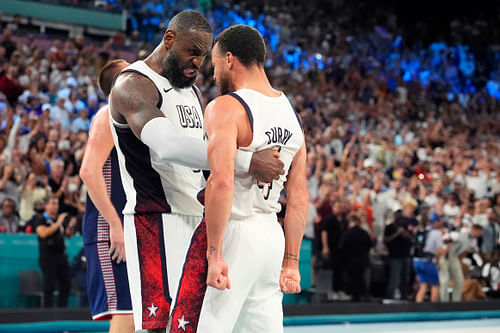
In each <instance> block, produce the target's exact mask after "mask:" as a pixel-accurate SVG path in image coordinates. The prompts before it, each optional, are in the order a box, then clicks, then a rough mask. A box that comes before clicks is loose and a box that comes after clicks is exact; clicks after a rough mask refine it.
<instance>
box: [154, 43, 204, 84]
mask: <svg viewBox="0 0 500 333" xmlns="http://www.w3.org/2000/svg"><path fill="white" fill-rule="evenodd" d="M162 71H163V72H162V75H163V76H164V77H166V78H167V79H168V81H169V82H170V84H172V86H174V87H176V88H181V89H182V88H188V87H191V86H192V85H193V84H194V81H195V80H196V75H197V71H198V68H196V67H195V66H194V65H193V64H192V63H190V64H186V65H182V64H180V62H179V58H178V57H177V52H176V50H175V48H173V49H172V50H169V51H168V52H167V56H166V57H165V58H164V59H163V62H162ZM186 74H188V75H189V76H186Z"/></svg>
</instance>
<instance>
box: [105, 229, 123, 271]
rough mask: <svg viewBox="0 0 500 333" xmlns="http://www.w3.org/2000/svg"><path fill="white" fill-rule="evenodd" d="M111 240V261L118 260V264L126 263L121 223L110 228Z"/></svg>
mask: <svg viewBox="0 0 500 333" xmlns="http://www.w3.org/2000/svg"><path fill="white" fill-rule="evenodd" d="M109 240H110V241H111V246H110V247H109V255H110V256H111V259H112V260H116V263H117V264H119V263H121V262H122V261H125V242H124V240H123V228H122V226H121V223H120V224H118V225H116V226H115V225H113V226H110V227H109Z"/></svg>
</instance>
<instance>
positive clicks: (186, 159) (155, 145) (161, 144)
mask: <svg viewBox="0 0 500 333" xmlns="http://www.w3.org/2000/svg"><path fill="white" fill-rule="evenodd" d="M141 141H142V142H143V143H144V144H145V145H146V146H148V147H149V149H151V150H152V151H154V152H155V153H156V154H157V155H158V156H159V157H160V159H162V160H166V161H169V162H172V163H177V164H181V165H184V166H187V167H189V168H193V169H202V170H209V165H208V157H207V146H208V143H207V142H206V141H204V140H201V139H197V138H194V137H190V136H187V135H182V134H180V133H176V131H175V129H174V127H173V125H172V123H171V122H170V120H169V119H168V118H165V117H157V118H154V119H151V120H150V121H148V122H147V123H146V125H144V127H143V128H142V131H141ZM252 154H253V153H252V152H247V151H243V150H239V149H238V151H237V152H236V161H235V171H238V172H248V170H249V168H250V161H251V160H252Z"/></svg>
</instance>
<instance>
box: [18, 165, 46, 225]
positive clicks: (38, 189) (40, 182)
mask: <svg viewBox="0 0 500 333" xmlns="http://www.w3.org/2000/svg"><path fill="white" fill-rule="evenodd" d="M47 195H48V184H47V176H44V177H37V176H36V175H35V173H34V172H30V174H29V175H28V179H27V180H26V182H25V183H24V184H23V185H22V186H21V204H20V206H19V216H20V218H21V221H22V222H23V224H25V223H26V222H28V221H29V220H31V218H32V217H33V216H34V215H35V210H34V207H35V202H37V201H40V200H44V199H45V197H47Z"/></svg>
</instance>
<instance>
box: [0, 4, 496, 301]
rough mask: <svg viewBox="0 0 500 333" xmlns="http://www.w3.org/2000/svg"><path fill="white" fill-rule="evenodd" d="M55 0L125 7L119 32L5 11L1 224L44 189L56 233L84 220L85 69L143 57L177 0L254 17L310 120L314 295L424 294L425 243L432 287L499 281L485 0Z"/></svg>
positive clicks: (17, 217)
mask: <svg viewBox="0 0 500 333" xmlns="http://www.w3.org/2000/svg"><path fill="white" fill-rule="evenodd" d="M67 2H70V3H72V4H77V5H82V6H98V7H104V8H108V9H110V10H113V8H114V9H121V8H123V9H126V10H127V11H128V16H127V31H126V33H123V34H122V33H118V34H117V35H115V36H113V37H111V38H109V39H107V40H104V41H103V40H94V39H92V38H90V37H89V36H84V35H78V36H75V37H73V38H60V37H59V36H51V35H50V34H44V35H40V34H37V33H36V29H33V27H32V26H30V25H29V21H28V23H27V24H26V23H23V24H21V22H23V20H22V19H21V18H18V20H14V21H9V22H6V21H2V20H0V30H1V31H2V32H1V36H0V122H1V125H0V127H1V128H0V203H1V215H0V232H4V233H18V232H26V233H32V232H34V230H33V222H32V220H33V218H34V216H36V214H39V213H43V211H44V205H43V200H44V199H45V198H46V197H48V196H49V195H54V196H56V197H57V198H58V199H59V212H60V213H68V216H67V218H66V221H65V222H64V226H66V236H71V235H74V234H78V233H81V218H82V214H83V212H84V207H85V197H86V196H85V194H86V191H85V188H84V186H83V185H82V183H81V180H80V178H79V177H78V172H79V167H80V164H81V161H82V157H83V153H84V151H85V145H86V141H87V137H88V129H89V126H90V121H91V119H92V116H93V115H94V114H95V113H96V111H97V110H98V109H99V107H101V106H102V105H104V104H105V103H106V100H105V98H104V97H103V95H102V93H101V92H100V91H99V90H98V88H97V83H96V74H97V73H98V71H99V69H100V68H101V67H102V66H103V65H104V64H105V63H106V62H108V61H109V60H112V59H115V58H118V57H124V58H126V59H127V60H128V61H134V60H136V59H143V58H144V57H145V56H147V54H148V53H149V52H150V51H151V50H152V47H153V46H154V45H156V43H157V42H158V41H159V40H160V39H161V37H162V34H163V32H164V29H165V26H167V25H168V20H169V18H170V17H171V16H173V15H174V14H175V13H176V12H178V11H179V10H181V9H185V8H189V7H190V8H193V9H198V10H201V11H202V12H204V13H205V14H206V16H207V17H208V18H209V19H210V21H211V22H212V24H213V25H214V27H215V31H216V32H219V31H221V30H222V29H224V28H225V27H227V26H229V25H231V24H237V23H242V24H249V25H252V26H254V27H256V28H257V29H258V30H259V31H260V32H261V33H262V34H263V36H264V37H265V39H266V41H267V45H268V57H267V61H266V71H267V73H268V75H269V77H270V79H271V82H272V83H273V85H274V86H275V87H276V88H277V89H280V90H282V91H284V92H285V93H286V94H287V95H288V97H289V99H290V100H291V102H292V104H293V105H294V107H295V108H296V110H297V111H298V112H299V114H300V116H301V118H302V121H303V124H304V129H305V133H306V136H307V146H308V158H307V163H308V177H309V178H308V179H309V192H310V197H311V204H310V211H309V217H308V225H307V228H306V236H305V237H306V238H308V239H312V240H313V244H314V246H313V265H314V274H315V281H316V283H319V281H320V280H322V279H324V277H325V276H327V280H328V281H327V285H328V286H327V289H326V291H325V299H327V300H349V299H351V300H355V301H358V300H370V299H372V298H385V299H401V300H415V299H416V300H417V301H422V300H423V299H426V298H425V297H424V298H423V299H422V298H419V292H417V287H416V286H415V285H416V283H415V281H417V280H418V279H416V278H415V270H416V267H415V262H416V261H418V260H419V259H422V258H424V259H426V260H428V261H429V262H433V263H435V264H436V266H437V268H438V270H439V282H438V286H440V288H439V289H438V290H439V291H437V293H438V294H436V292H433V293H432V292H431V295H430V296H429V297H430V299H431V300H433V301H437V300H438V299H440V300H441V301H448V300H450V296H451V297H452V299H453V300H460V299H461V298H462V294H463V296H464V297H465V298H471V299H477V298H484V297H486V295H485V293H484V292H485V291H486V294H487V295H488V296H491V297H493V296H495V295H496V291H497V290H498V288H499V284H500V268H499V264H498V263H499V255H498V254H499V244H500V243H499V239H500V238H499V234H500V138H499V136H500V104H499V102H500V46H498V45H497V43H498V42H499V41H500V35H499V34H500V32H499V31H498V29H494V28H493V27H494V22H495V18H497V17H498V13H499V12H500V11H499V10H498V9H499V7H498V5H497V6H496V7H495V8H493V12H492V13H491V14H490V15H486V14H484V12H480V13H479V14H476V15H472V14H471V15H469V16H467V17H464V16H463V15H459V13H456V12H454V11H453V10H452V9H450V10H449V11H448V12H447V15H445V16H442V17H440V19H439V21H440V22H438V23H440V24H437V23H436V22H435V21H434V20H425V19H423V17H424V16H423V15H424V14H423V13H421V12H419V11H418V10H417V11H415V12H412V13H408V12H406V11H405V10H403V9H401V8H402V7H401V6H398V5H396V4H392V5H384V6H383V7H380V6H379V5H377V4H375V3H374V1H369V0H366V1H361V2H359V3H356V4H354V3H350V2H348V1H343V0H337V1H314V2H315V5H314V6H311V3H310V2H302V1H271V2H268V1H249V2H244V1H220V0H219V1H201V0H200V1H194V0H193V1H170V0H165V1H160V0H154V1H135V0H129V1H118V0H108V1H80V0H72V1H69V0H68V1H67ZM400 7H401V8H400ZM318 8H322V9H323V10H321V11H318ZM495 13H496V16H495ZM410 16H411V17H412V19H411V20H410ZM0 19H1V15H0ZM211 70H212V68H211V65H210V61H209V59H208V61H207V63H206V65H204V67H203V70H202V74H201V75H200V76H199V78H198V80H197V84H198V86H199V87H200V89H201V91H202V93H203V96H204V98H205V100H207V101H208V100H211V99H213V98H214V97H215V96H216V95H217V89H216V87H215V85H214V82H213V79H212V76H211ZM282 204H283V207H284V208H286V196H283V197H282ZM436 230H437V231H439V232H435V231H436ZM431 234H432V236H431ZM435 244H441V246H435ZM457 266H458V268H457ZM326 273H329V274H326ZM330 280H331V281H330ZM313 281H314V279H313ZM450 281H451V283H450ZM433 285H434V286H435V283H430V286H429V287H431V288H429V289H433V291H435V288H432V286H433ZM450 288H451V289H450ZM449 290H450V293H448V291H449ZM451 290H452V291H451ZM420 292H422V291H421V290H420ZM462 292H463V293H462Z"/></svg>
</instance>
